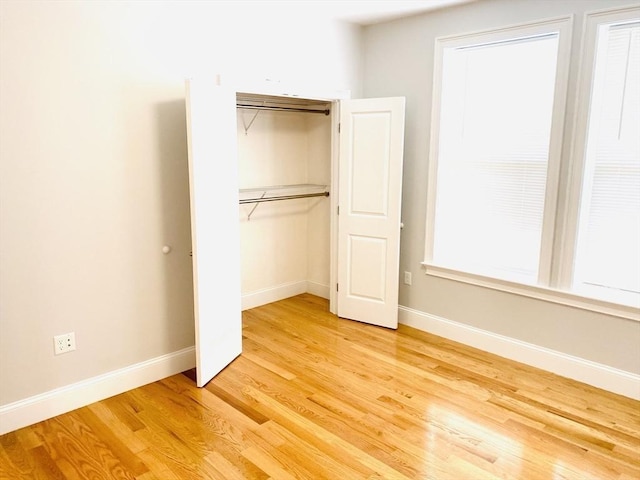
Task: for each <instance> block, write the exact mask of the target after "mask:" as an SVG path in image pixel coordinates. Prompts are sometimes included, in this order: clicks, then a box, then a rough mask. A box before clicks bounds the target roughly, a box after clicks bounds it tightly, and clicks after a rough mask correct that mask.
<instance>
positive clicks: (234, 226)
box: [186, 79, 242, 387]
mask: <svg viewBox="0 0 640 480" xmlns="http://www.w3.org/2000/svg"><path fill="white" fill-rule="evenodd" d="M186 103H187V105H186V106H187V138H188V147H189V187H190V194H191V238H192V240H191V242H192V247H193V290H194V313H195V334H196V338H195V340H196V372H197V380H196V381H197V385H198V386H199V387H202V386H204V385H205V384H206V383H207V382H209V380H211V379H212V378H213V377H214V376H215V375H216V374H217V373H218V372H220V371H221V370H222V369H223V368H224V367H226V366H227V365H228V364H229V363H231V361H233V359H235V358H236V357H237V356H238V355H240V353H241V352H242V316H241V315H242V314H241V304H240V269H239V268H238V266H239V265H240V235H239V225H238V174H237V162H236V158H237V153H236V150H237V139H236V99H235V90H230V89H226V88H223V87H221V86H219V85H216V83H215V82H214V81H211V80H205V79H198V80H188V81H187V84H186Z"/></svg>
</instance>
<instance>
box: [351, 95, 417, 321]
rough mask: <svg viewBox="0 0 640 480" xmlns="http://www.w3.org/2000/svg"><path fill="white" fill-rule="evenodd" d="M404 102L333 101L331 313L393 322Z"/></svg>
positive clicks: (394, 315) (401, 100)
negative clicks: (336, 108)
mask: <svg viewBox="0 0 640 480" xmlns="http://www.w3.org/2000/svg"><path fill="white" fill-rule="evenodd" d="M404 106H405V99H404V98H403V97H398V98H378V99H363V100H347V101H342V102H341V103H340V182H339V184H340V187H339V203H340V213H339V218H338V285H339V288H338V316H340V317H344V318H349V319H352V320H358V321H361V322H366V323H371V324H374V325H380V326H383V327H388V328H397V327H398V278H399V274H398V271H399V261H400V260H399V258H400V204H401V195H402V158H403V149H404Z"/></svg>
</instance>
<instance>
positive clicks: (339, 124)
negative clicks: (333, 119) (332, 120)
mask: <svg viewBox="0 0 640 480" xmlns="http://www.w3.org/2000/svg"><path fill="white" fill-rule="evenodd" d="M341 125H342V124H341V123H338V133H340V126H341Z"/></svg>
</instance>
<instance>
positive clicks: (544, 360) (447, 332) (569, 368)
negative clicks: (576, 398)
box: [398, 306, 640, 400]
mask: <svg viewBox="0 0 640 480" xmlns="http://www.w3.org/2000/svg"><path fill="white" fill-rule="evenodd" d="M398 321H399V323H402V324H403V325H407V326H410V327H414V328H417V329H418V330H422V331H425V332H429V333H432V334H434V335H438V336H440V337H444V338H448V339H449V340H453V341H456V342H460V343H463V344H465V345H469V346H471V347H475V348H479V349H481V350H484V351H486V352H490V353H494V354H496V355H500V356H501V357H505V358H509V359H511V360H515V361H517V362H521V363H524V364H527V365H531V366H533V367H537V368H541V369H543V370H546V371H548V372H552V373H555V374H558V375H561V376H563V377H567V378H571V379H573V380H577V381H579V382H582V383H586V384H588V385H592V386H594V387H598V388H602V389H604V390H608V391H610V392H613V393H617V394H619V395H624V396H626V397H630V398H633V399H636V400H640V375H637V374H634V373H631V372H627V371H624V370H619V369H616V368H613V367H609V366H607V365H603V364H601V363H596V362H592V361H590V360H585V359H583V358H579V357H574V356H572V355H568V354H565V353H562V352H558V351H556V350H551V349H548V348H544V347H539V346H537V345H533V344H531V343H526V342H522V341H520V340H516V339H513V338H510V337H506V336H503V335H497V334H495V333H491V332H488V331H486V330H481V329H479V328H475V327H471V326H469V325H464V324H461V323H458V322H453V321H451V320H447V319H446V318H442V317H437V316H435V315H431V314H428V313H425V312H421V311H418V310H413V309H411V308H407V307H403V306H400V307H399V308H398Z"/></svg>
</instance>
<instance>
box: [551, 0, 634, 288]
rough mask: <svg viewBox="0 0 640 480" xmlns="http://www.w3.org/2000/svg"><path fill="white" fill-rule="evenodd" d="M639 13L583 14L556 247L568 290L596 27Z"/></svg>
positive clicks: (617, 10) (560, 281)
mask: <svg viewBox="0 0 640 480" xmlns="http://www.w3.org/2000/svg"><path fill="white" fill-rule="evenodd" d="M638 16H640V7H636V6H633V7H623V8H613V9H606V10H597V11H592V12H587V13H586V14H585V17H584V22H583V30H582V32H583V33H582V43H581V45H582V50H581V52H580V58H581V62H580V71H579V74H578V79H579V81H578V92H577V95H576V102H575V104H576V106H575V108H574V112H573V124H574V125H575V130H574V135H573V141H572V144H571V155H570V164H569V177H568V178H569V182H568V193H567V205H566V208H565V209H564V217H563V219H562V228H563V235H564V236H563V240H564V241H563V242H561V245H560V246H559V259H560V261H559V262H558V283H557V286H558V288H560V289H562V290H569V289H570V288H571V285H572V282H573V271H574V262H575V253H576V248H577V245H576V244H577V235H578V219H579V213H580V197H581V194H582V183H583V179H582V176H583V175H584V166H585V154H586V147H587V135H588V130H589V117H590V115H591V96H592V89H593V74H594V71H595V65H596V58H595V57H596V56H595V53H596V41H597V37H598V27H599V26H600V25H602V24H607V23H616V22H625V21H627V20H630V19H631V18H633V17H635V18H637V17H638Z"/></svg>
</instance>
